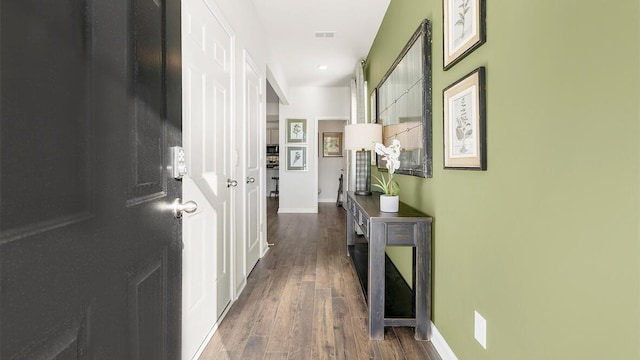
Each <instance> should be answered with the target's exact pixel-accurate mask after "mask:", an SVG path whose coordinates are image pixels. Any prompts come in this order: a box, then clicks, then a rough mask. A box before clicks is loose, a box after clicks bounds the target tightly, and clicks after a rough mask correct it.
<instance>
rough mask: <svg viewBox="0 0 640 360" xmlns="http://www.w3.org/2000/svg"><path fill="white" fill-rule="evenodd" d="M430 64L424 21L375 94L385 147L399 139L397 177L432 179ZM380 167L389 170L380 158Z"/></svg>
mask: <svg viewBox="0 0 640 360" xmlns="http://www.w3.org/2000/svg"><path fill="white" fill-rule="evenodd" d="M431 65H432V64H431V23H430V21H429V20H426V19H425V20H424V21H423V22H422V23H421V24H420V27H418V30H416V32H415V33H414V34H413V36H412V37H411V39H410V40H409V42H408V43H407V45H406V46H405V47H404V49H403V50H402V52H401V53H400V56H398V58H397V59H396V61H395V62H394V63H393V65H392V66H391V68H390V69H389V71H388V72H387V73H386V74H385V76H384V77H383V78H382V80H381V81H380V83H379V84H378V86H377V88H376V90H375V91H376V93H375V94H374V95H373V97H375V98H376V102H375V103H376V104H377V105H376V108H377V111H376V115H377V116H376V122H378V123H381V124H382V125H383V127H382V129H383V130H382V138H383V142H384V144H385V146H389V145H390V144H391V143H392V142H393V139H398V140H400V145H401V147H402V154H401V155H400V162H401V164H400V169H398V170H396V173H398V174H406V175H414V176H420V177H431V176H432V159H433V156H432V144H431V142H432V140H431ZM378 167H379V168H380V169H385V168H386V164H384V162H383V161H382V160H381V159H380V156H378Z"/></svg>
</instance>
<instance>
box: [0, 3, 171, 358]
mask: <svg viewBox="0 0 640 360" xmlns="http://www.w3.org/2000/svg"><path fill="white" fill-rule="evenodd" d="M180 58H181V55H180V1H179V0H118V1H115V0H108V1H105V0H56V1H51V0H0V358H2V359H6V360H9V359H117V360H120V359H152V360H159V359H178V358H179V357H180V356H179V354H180V327H181V326H180V307H181V288H180V287H181V266H182V264H181V244H182V242H181V227H180V222H179V220H177V219H175V218H174V217H173V215H172V213H171V211H170V209H169V205H170V204H171V203H172V202H173V200H174V199H176V198H177V197H180V192H181V184H180V182H179V181H177V180H174V179H173V178H172V176H171V175H170V174H169V171H168V168H169V164H168V159H169V152H168V148H169V147H171V146H175V145H180V142H181V85H180V84H181V78H180V76H181V74H180Z"/></svg>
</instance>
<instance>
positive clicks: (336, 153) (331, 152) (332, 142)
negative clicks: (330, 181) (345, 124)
mask: <svg viewBox="0 0 640 360" xmlns="http://www.w3.org/2000/svg"><path fill="white" fill-rule="evenodd" d="M322 156H323V157H342V133H341V132H324V133H322Z"/></svg>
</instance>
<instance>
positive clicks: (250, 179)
mask: <svg viewBox="0 0 640 360" xmlns="http://www.w3.org/2000/svg"><path fill="white" fill-rule="evenodd" d="M254 182H256V179H254V178H252V177H248V178H247V184H252V183H254Z"/></svg>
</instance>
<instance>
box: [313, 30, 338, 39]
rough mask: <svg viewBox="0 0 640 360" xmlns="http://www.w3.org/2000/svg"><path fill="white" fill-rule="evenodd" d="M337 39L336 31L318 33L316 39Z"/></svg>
mask: <svg viewBox="0 0 640 360" xmlns="http://www.w3.org/2000/svg"><path fill="white" fill-rule="evenodd" d="M335 37H336V32H335V31H316V32H315V38H316V39H333V38H335Z"/></svg>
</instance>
